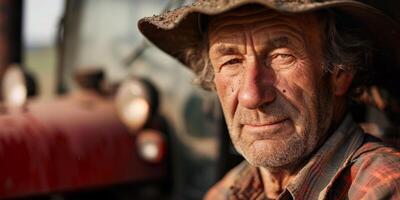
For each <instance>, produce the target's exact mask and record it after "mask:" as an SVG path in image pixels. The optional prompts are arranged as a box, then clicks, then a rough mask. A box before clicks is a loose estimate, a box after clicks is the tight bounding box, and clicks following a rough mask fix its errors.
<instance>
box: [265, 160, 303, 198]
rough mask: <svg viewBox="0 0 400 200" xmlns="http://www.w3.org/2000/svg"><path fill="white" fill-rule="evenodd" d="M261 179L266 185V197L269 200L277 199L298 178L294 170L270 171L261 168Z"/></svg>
mask: <svg viewBox="0 0 400 200" xmlns="http://www.w3.org/2000/svg"><path fill="white" fill-rule="evenodd" d="M259 169H260V174H261V179H262V181H263V183H264V191H265V195H266V196H267V198H268V199H276V198H278V196H279V195H280V194H281V193H282V192H283V190H285V188H286V186H287V185H288V184H289V183H290V181H291V180H292V179H293V178H294V177H295V176H296V172H295V171H294V170H270V169H266V168H263V167H260V168H259Z"/></svg>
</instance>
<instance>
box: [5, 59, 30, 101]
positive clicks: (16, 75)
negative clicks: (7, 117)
mask: <svg viewBox="0 0 400 200" xmlns="http://www.w3.org/2000/svg"><path fill="white" fill-rule="evenodd" d="M2 95H3V101H4V104H5V105H6V106H7V107H22V106H23V105H24V104H25V102H26V100H27V96H28V90H27V88H26V82H25V76H24V73H23V72H22V70H21V69H20V67H19V66H17V65H12V66H10V67H8V69H7V70H6V71H5V73H4V76H3V80H2Z"/></svg>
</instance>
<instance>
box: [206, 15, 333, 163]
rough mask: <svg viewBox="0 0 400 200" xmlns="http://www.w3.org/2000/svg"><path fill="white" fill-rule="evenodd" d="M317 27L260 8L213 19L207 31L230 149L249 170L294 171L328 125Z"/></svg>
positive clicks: (328, 96) (313, 21)
mask: <svg viewBox="0 0 400 200" xmlns="http://www.w3.org/2000/svg"><path fill="white" fill-rule="evenodd" d="M321 35H322V34H321V32H320V25H319V23H318V19H317V17H315V16H314V15H312V14H304V15H296V16H288V15H282V14H278V13H276V12H274V11H270V10H265V9H247V10H246V9H242V10H239V11H238V10H237V11H234V12H230V13H226V14H223V15H219V16H217V17H215V18H213V19H212V20H211V22H210V24H209V44H210V49H209V57H210V60H211V63H212V65H213V69H214V72H215V79H214V82H215V86H216V91H217V94H218V96H219V98H220V101H221V104H222V107H223V111H224V115H225V118H226V121H227V125H228V129H229V133H230V136H231V139H232V141H233V144H234V145H235V147H236V149H237V150H238V151H239V152H240V153H241V154H242V155H243V156H244V157H245V158H246V160H247V161H249V162H250V163H251V164H252V165H254V166H262V167H268V168H281V167H292V166H296V165H297V164H299V163H300V162H302V161H304V159H305V158H306V157H307V156H308V155H310V153H311V152H312V151H313V150H314V149H315V148H316V147H317V145H318V144H319V142H321V140H322V138H323V137H324V136H325V135H326V132H327V129H328V127H329V126H330V123H331V120H332V112H333V111H332V110H333V109H332V105H331V103H332V97H333V95H332V92H331V88H330V85H331V84H330V81H329V80H330V79H329V76H326V75H325V74H324V72H323V63H324V62H323V55H322V45H321V40H322V39H321Z"/></svg>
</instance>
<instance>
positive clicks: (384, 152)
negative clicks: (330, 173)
mask: <svg viewBox="0 0 400 200" xmlns="http://www.w3.org/2000/svg"><path fill="white" fill-rule="evenodd" d="M365 137H366V139H365V141H364V143H363V145H362V146H361V147H360V148H359V149H358V150H357V151H356V152H355V154H354V155H353V157H352V164H351V167H350V168H349V170H348V172H347V175H346V179H347V181H350V182H351V183H349V184H350V187H349V190H348V195H349V197H352V198H350V199H359V198H360V199H393V198H394V199H396V198H399V197H400V151H399V150H398V149H396V148H394V147H391V146H388V145H387V144H385V143H383V142H382V141H380V140H379V139H377V138H375V137H373V136H370V135H366V136H365Z"/></svg>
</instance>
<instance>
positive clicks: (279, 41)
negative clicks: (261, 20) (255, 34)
mask: <svg viewBox="0 0 400 200" xmlns="http://www.w3.org/2000/svg"><path fill="white" fill-rule="evenodd" d="M288 44H289V38H288V37H286V36H280V37H277V38H273V39H271V40H269V41H268V46H270V47H272V48H280V47H285V46H287V45H288Z"/></svg>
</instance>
